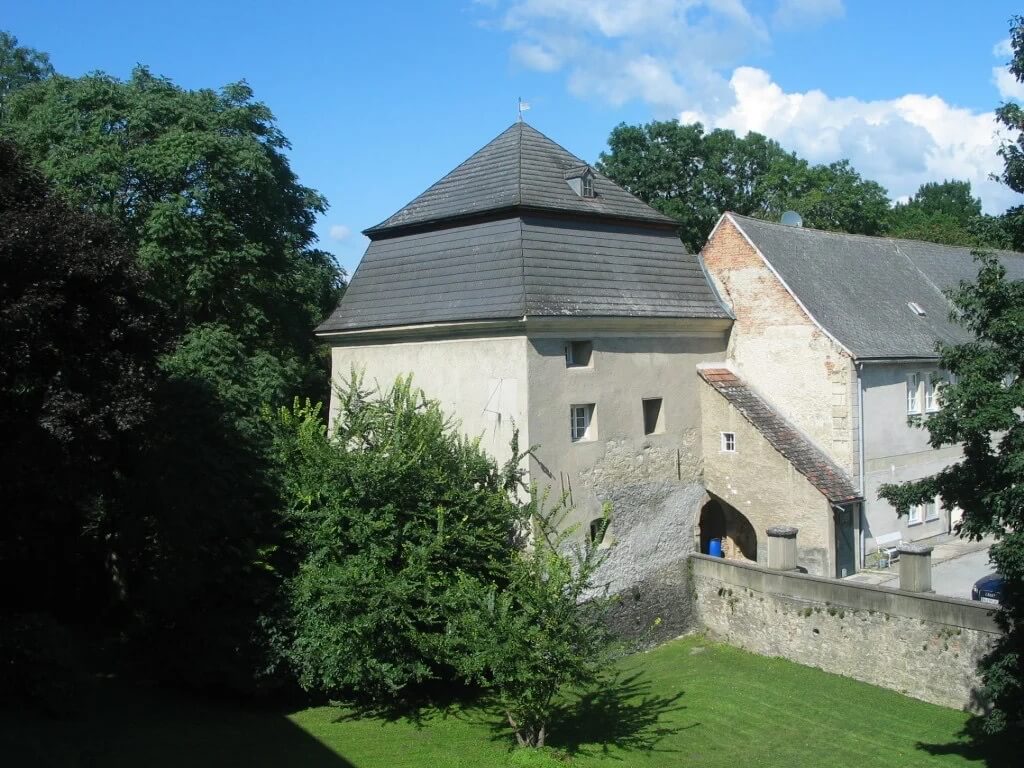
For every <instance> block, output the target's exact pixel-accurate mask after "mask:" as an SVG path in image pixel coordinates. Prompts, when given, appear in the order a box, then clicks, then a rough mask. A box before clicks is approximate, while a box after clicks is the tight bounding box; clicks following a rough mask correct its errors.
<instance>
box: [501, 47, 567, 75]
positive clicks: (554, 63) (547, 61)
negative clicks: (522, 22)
mask: <svg viewBox="0 0 1024 768" xmlns="http://www.w3.org/2000/svg"><path fill="white" fill-rule="evenodd" d="M512 55H513V56H514V57H515V58H516V59H518V60H519V61H520V62H521V63H522V64H523V65H524V66H526V67H527V68H528V69H535V70H537V71H539V72H554V71H555V70H556V69H558V68H559V67H561V66H562V61H561V59H559V57H558V56H557V55H556V54H555V53H554V52H553V51H550V50H548V49H547V48H545V47H544V46H543V45H537V44H536V43H516V44H515V45H513V46H512Z"/></svg>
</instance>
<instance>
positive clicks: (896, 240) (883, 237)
mask: <svg viewBox="0 0 1024 768" xmlns="http://www.w3.org/2000/svg"><path fill="white" fill-rule="evenodd" d="M725 213H726V214H728V215H729V216H732V217H734V218H738V219H746V220H747V221H753V222H756V223H757V224H768V225H770V226H772V227H777V228H785V229H786V230H790V231H797V232H801V231H802V232H817V233H820V234H822V235H834V236H839V237H849V238H855V239H858V240H874V241H879V240H888V241H890V242H892V243H893V244H896V243H915V244H920V245H929V246H933V247H939V248H953V249H956V250H960V251H970V252H972V253H973V252H974V251H985V252H987V253H996V254H1004V255H1008V256H1024V251H1011V250H1006V249H1005V248H985V247H982V246H973V245H953V244H952V243H936V242H935V241H933V240H915V239H914V238H911V237H892V236H890V235H865V234H863V233H862V232H843V231H841V230H838V229H821V228H819V227H805V226H802V225H801V226H799V227H794V226H791V225H789V224H783V223H782V222H781V221H772V220H770V219H759V218H757V217H756V216H749V215H747V214H745V213H736V211H726V212H725Z"/></svg>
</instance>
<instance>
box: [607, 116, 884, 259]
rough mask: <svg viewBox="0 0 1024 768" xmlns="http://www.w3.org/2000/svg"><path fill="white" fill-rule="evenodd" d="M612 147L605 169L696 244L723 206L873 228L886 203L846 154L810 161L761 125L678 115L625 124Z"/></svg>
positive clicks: (818, 223)
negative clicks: (718, 126) (705, 122)
mask: <svg viewBox="0 0 1024 768" xmlns="http://www.w3.org/2000/svg"><path fill="white" fill-rule="evenodd" d="M608 147H609V151H608V152H603V153H601V157H600V162H599V163H598V166H599V168H600V169H601V171H602V172H604V173H605V174H607V175H608V176H609V177H610V178H611V179H613V180H614V181H615V182H617V183H618V184H621V185H622V186H623V187H625V188H626V189H628V190H629V191H630V192H632V193H633V194H635V195H637V196H638V197H640V198H641V199H642V200H644V201H646V202H647V203H649V204H651V205H652V206H654V207H655V208H657V209H658V210H660V211H662V212H663V213H665V214H666V215H668V216H671V217H672V218H674V219H676V220H677V221H679V222H680V230H681V233H682V237H683V241H684V242H685V243H686V245H687V246H688V247H689V248H690V249H692V250H700V249H701V248H702V247H703V246H704V242H705V240H706V239H707V236H708V235H709V234H710V232H711V229H712V227H714V225H715V222H716V221H717V220H718V217H719V216H720V215H721V214H722V213H723V212H724V211H735V212H736V213H741V214H745V215H750V216H757V217H760V218H768V219H777V218H778V217H779V216H781V214H782V213H783V212H784V211H786V210H787V209H793V210H796V211H798V212H799V213H801V214H802V215H803V217H804V221H805V223H806V224H807V225H808V226H813V227H819V228H822V229H834V230H840V231H845V232H857V233H861V234H869V235H870V234H877V233H878V232H879V231H880V230H881V227H882V224H883V222H884V219H885V216H886V215H887V212H888V208H889V199H888V197H887V195H886V192H885V190H884V189H883V188H882V187H881V186H879V185H878V184H876V183H875V182H873V181H868V180H865V179H863V178H861V176H860V175H859V174H858V173H857V172H856V171H855V170H854V169H853V168H852V167H851V166H850V164H849V163H848V162H846V161H841V162H837V163H832V164H831V165H810V164H809V163H807V161H805V160H802V159H800V158H798V157H797V156H796V155H795V154H793V153H791V152H787V151H785V150H784V149H783V148H782V147H781V146H780V145H779V144H778V143H777V142H775V141H772V140H771V139H768V138H765V137H764V136H762V135H760V134H758V133H749V134H747V135H746V136H745V137H742V138H741V137H738V136H736V134H735V133H733V132H732V131H727V130H714V131H710V132H705V130H704V128H703V126H702V125H701V124H700V123H693V124H690V125H684V124H681V123H678V122H676V121H655V122H651V123H647V124H646V125H625V124H621V125H619V126H617V127H616V128H615V129H613V130H612V133H611V135H610V136H609V138H608Z"/></svg>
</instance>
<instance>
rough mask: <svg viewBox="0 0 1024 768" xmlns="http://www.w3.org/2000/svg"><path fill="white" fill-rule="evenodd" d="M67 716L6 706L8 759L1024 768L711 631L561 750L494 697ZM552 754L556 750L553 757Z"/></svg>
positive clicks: (624, 684) (213, 705) (2, 724)
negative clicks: (508, 720)
mask: <svg viewBox="0 0 1024 768" xmlns="http://www.w3.org/2000/svg"><path fill="white" fill-rule="evenodd" d="M90 699H91V700H90V702H89V707H88V709H89V711H88V712H85V713H83V714H82V715H80V716H79V717H76V718H71V719H66V720H62V721H54V720H46V719H43V718H39V717H35V716H30V715H27V714H24V713H4V716H3V720H2V721H0V765H2V766H21V765H25V766H47V765H54V766H69V767H72V766H90V767H91V766H194V767H195V768H205V767H206V766H236V765H237V766H311V767H312V768H349V767H354V768H385V767H387V768H405V767H409V768H412V767H413V766H416V767H417V768H419V767H420V766H426V767H427V768H463V767H464V766H465V767H468V766H516V765H520V766H540V765H570V766H620V767H621V766H634V765H635V766H649V767H650V768H661V767H662V766H666V767H667V766H673V767H675V766H730V767H733V766H748V765H753V766H758V768H774V767H775V766H779V767H783V766H784V767H785V768H793V767H794V766H810V767H812V768H830V767H832V766H857V767H858V768H861V767H863V766H901V768H903V767H905V766H917V765H921V766H926V765H927V766H958V765H976V766H980V765H988V766H998V765H1020V764H1022V763H1016V762H1014V760H1015V759H1017V758H1011V756H1010V755H1009V753H1007V755H1006V756H1002V757H1001V756H1000V755H997V754H982V753H980V752H978V751H977V750H976V749H975V748H974V747H971V746H969V745H968V744H967V743H966V742H965V741H963V740H962V738H961V737H960V736H959V733H960V731H961V730H962V729H963V727H964V725H965V722H966V720H967V715H965V714H964V713H961V712H956V711H953V710H949V709H944V708H942V707H937V706H933V705H930V704H926V703H923V702H920V701H916V700H914V699H909V698H906V697H904V696H900V695H898V694H896V693H893V692H891V691H886V690H883V689H880V688H875V687H872V686H869V685H865V684H863V683H858V682H855V681H852V680H848V679H846V678H842V677H838V676H836V675H830V674H826V673H824V672H821V671H819V670H815V669H811V668H809V667H802V666H799V665H797V664H793V663H790V662H787V661H783V660H781V659H766V658H763V657H760V656H755V655H752V654H748V653H745V652H743V651H739V650H737V649H734V648H730V647H727V646H723V645H717V644H713V643H709V642H708V641H706V640H704V639H703V638H701V637H688V638H683V639H681V640H677V641H675V642H672V643H669V644H667V645H664V646H662V647H660V648H658V649H656V650H654V651H651V652H649V653H645V654H642V655H638V656H634V657H631V658H629V659H627V660H626V661H624V662H623V663H622V664H621V665H620V667H619V674H618V679H617V682H616V683H615V685H613V686H611V687H609V688H608V689H607V690H606V691H604V692H603V693H602V694H600V695H597V696H591V697H587V698H585V699H583V700H582V701H580V702H579V706H578V707H575V706H574V707H566V708H565V709H564V710H563V711H562V712H561V713H560V714H559V717H558V718H557V719H556V722H555V723H554V724H553V730H552V733H551V739H550V740H551V742H552V745H553V747H555V748H556V749H557V750H558V754H557V756H555V757H551V756H536V755H526V754H521V753H520V752H518V751H514V750H512V749H511V737H510V735H509V734H508V732H507V728H505V727H504V725H503V723H502V721H501V717H500V715H499V714H498V713H496V712H494V711H493V710H491V709H488V708H487V707H486V706H483V705H471V706H455V707H448V708H444V709H434V710H430V711H427V712H423V713H421V714H420V716H418V717H416V718H409V717H399V718H392V719H379V718H367V717H360V716H358V715H357V714H356V713H354V712H351V711H346V710H343V709H339V708H336V707H315V708H311V709H304V710H301V711H295V712H273V711H267V710H265V709H264V710H260V709H253V708H247V707H242V706H233V705H228V704H226V703H223V702H220V703H217V702H209V701H205V700H202V699H199V698H195V697H191V696H186V695H183V694H179V693H166V692H161V691H158V690H155V689H147V688H141V687H125V686H120V685H117V684H114V683H110V684H103V685H100V686H98V687H97V689H96V691H95V692H94V694H93V695H92V696H91V697H90ZM538 758H542V759H538Z"/></svg>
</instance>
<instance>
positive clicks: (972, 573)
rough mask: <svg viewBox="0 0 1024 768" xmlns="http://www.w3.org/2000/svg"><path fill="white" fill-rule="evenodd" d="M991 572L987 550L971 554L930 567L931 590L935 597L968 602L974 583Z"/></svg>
mask: <svg viewBox="0 0 1024 768" xmlns="http://www.w3.org/2000/svg"><path fill="white" fill-rule="evenodd" d="M992 571H993V568H992V566H991V565H990V564H989V562H988V550H987V549H983V550H980V551H978V552H971V553H970V554H967V555H962V556H960V557H955V558H953V559H952V560H946V561H945V562H943V563H939V564H938V565H935V566H932V589H934V590H935V594H937V595H948V596H949V597H962V598H963V599H964V600H970V599H971V586H972V585H973V584H974V582H976V581H977V580H978V579H980V578H981V577H982V576H986V575H988V574H990V573H992Z"/></svg>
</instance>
